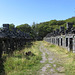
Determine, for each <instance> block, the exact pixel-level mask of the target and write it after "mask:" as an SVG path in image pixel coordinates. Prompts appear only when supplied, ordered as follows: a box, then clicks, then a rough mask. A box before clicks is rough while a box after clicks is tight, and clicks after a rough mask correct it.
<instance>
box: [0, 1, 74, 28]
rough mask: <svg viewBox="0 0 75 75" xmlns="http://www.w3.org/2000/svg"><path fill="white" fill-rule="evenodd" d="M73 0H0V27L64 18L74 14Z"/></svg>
mask: <svg viewBox="0 0 75 75" xmlns="http://www.w3.org/2000/svg"><path fill="white" fill-rule="evenodd" d="M74 11H75V0H0V27H1V26H2V24H3V23H13V24H15V25H16V26H17V25H20V24H25V23H28V24H29V25H32V24H33V22H35V23H40V22H45V21H50V20H54V19H56V20H65V19H68V18H71V17H73V16H75V12H74Z"/></svg>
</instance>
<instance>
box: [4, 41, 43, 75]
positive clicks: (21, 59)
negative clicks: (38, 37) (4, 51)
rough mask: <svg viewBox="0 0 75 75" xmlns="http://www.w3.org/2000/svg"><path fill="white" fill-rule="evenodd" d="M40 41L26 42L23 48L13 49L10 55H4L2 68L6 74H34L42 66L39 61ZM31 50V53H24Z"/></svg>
mask: <svg viewBox="0 0 75 75" xmlns="http://www.w3.org/2000/svg"><path fill="white" fill-rule="evenodd" d="M39 45H40V42H37V41H36V42H33V43H32V45H30V43H27V44H26V46H25V49H23V50H21V51H15V52H14V53H13V55H12V56H10V57H9V56H7V55H3V58H4V57H6V61H5V62H4V68H5V72H6V74H7V75H36V73H37V71H38V70H39V69H40V68H41V67H42V64H41V63H40V60H41V59H42V58H41V52H40V51H39ZM29 51H31V54H29V55H26V53H27V52H29Z"/></svg>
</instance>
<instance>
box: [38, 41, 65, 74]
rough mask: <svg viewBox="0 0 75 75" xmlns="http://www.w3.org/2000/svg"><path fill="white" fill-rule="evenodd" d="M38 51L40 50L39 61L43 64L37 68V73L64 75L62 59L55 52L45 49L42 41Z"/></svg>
mask: <svg viewBox="0 0 75 75" xmlns="http://www.w3.org/2000/svg"><path fill="white" fill-rule="evenodd" d="M40 51H41V52H42V60H41V61H40V63H42V64H44V66H43V67H42V68H41V69H40V70H39V75H65V74H64V72H65V69H64V67H63V66H62V59H60V57H59V56H58V55H57V54H56V53H54V52H52V51H49V50H47V49H46V48H45V47H44V45H43V43H42V42H41V45H40Z"/></svg>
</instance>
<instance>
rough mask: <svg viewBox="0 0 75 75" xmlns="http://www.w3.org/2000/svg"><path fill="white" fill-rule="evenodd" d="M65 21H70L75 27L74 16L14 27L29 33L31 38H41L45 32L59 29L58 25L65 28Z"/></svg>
mask: <svg viewBox="0 0 75 75" xmlns="http://www.w3.org/2000/svg"><path fill="white" fill-rule="evenodd" d="M66 22H72V23H73V26H74V27H75V17H72V18H69V19H66V20H51V21H47V22H42V23H39V24H35V22H34V23H33V25H32V26H29V25H28V24H22V25H18V26H17V27H16V28H17V29H19V30H21V31H24V32H25V33H26V32H27V33H29V34H30V35H31V37H32V38H35V37H36V38H42V39H43V37H45V36H46V35H47V33H50V32H52V31H53V30H56V29H59V28H60V26H64V27H65V29H66Z"/></svg>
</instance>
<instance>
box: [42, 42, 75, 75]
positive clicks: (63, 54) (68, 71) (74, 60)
mask: <svg viewBox="0 0 75 75" xmlns="http://www.w3.org/2000/svg"><path fill="white" fill-rule="evenodd" d="M43 43H44V46H45V47H46V48H47V49H48V50H50V51H53V52H55V53H56V54H58V56H56V57H58V58H61V60H62V61H61V62H62V64H58V63H55V64H56V65H58V66H60V65H62V66H64V68H65V75H75V54H74V53H72V52H68V51H67V50H66V49H64V48H62V47H59V46H56V45H53V44H50V43H48V42H45V41H44V42H43Z"/></svg>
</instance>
